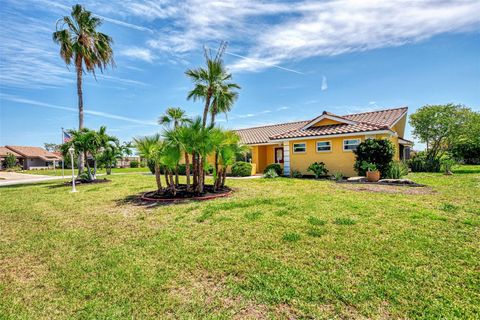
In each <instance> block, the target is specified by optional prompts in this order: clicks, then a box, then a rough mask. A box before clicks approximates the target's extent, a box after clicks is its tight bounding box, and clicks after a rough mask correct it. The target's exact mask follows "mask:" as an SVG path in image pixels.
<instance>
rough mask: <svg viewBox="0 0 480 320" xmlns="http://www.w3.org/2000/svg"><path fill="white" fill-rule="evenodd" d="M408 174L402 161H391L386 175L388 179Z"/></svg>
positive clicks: (406, 167) (399, 177)
mask: <svg viewBox="0 0 480 320" xmlns="http://www.w3.org/2000/svg"><path fill="white" fill-rule="evenodd" d="M407 174H408V166H407V165H406V164H405V162H403V161H392V163H391V164H390V168H389V169H388V172H387V175H386V177H387V178H388V179H401V178H402V177H403V176H406V175H407Z"/></svg>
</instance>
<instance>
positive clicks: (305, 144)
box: [292, 142, 307, 153]
mask: <svg viewBox="0 0 480 320" xmlns="http://www.w3.org/2000/svg"><path fill="white" fill-rule="evenodd" d="M297 144H303V145H304V146H305V151H295V145H297ZM292 150H293V153H306V152H307V143H306V142H297V143H294V144H293V145H292Z"/></svg>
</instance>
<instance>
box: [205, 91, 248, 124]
mask: <svg viewBox="0 0 480 320" xmlns="http://www.w3.org/2000/svg"><path fill="white" fill-rule="evenodd" d="M240 88H241V87H240V86H239V85H238V84H236V83H233V82H229V83H224V84H222V85H220V87H219V88H218V90H217V92H216V93H215V96H214V99H213V103H212V108H211V110H210V114H211V119H210V125H211V126H214V125H215V117H216V115H217V114H219V113H225V115H226V114H227V113H228V112H230V110H231V109H232V106H233V104H234V103H235V101H236V100H237V99H238V92H236V91H234V89H240Z"/></svg>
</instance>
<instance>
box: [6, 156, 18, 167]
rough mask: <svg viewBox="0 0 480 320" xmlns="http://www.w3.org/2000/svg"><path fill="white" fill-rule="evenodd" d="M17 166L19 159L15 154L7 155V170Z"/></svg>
mask: <svg viewBox="0 0 480 320" xmlns="http://www.w3.org/2000/svg"><path fill="white" fill-rule="evenodd" d="M16 164H17V157H15V155H14V154H13V153H10V152H9V153H7V156H6V157H5V166H6V168H7V169H11V168H13V167H15V165H16Z"/></svg>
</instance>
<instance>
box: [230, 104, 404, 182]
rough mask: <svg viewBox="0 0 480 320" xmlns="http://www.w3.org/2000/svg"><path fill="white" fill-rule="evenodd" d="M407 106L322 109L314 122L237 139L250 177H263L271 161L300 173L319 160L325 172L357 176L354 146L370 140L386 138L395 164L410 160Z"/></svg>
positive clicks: (258, 131) (252, 132)
mask: <svg viewBox="0 0 480 320" xmlns="http://www.w3.org/2000/svg"><path fill="white" fill-rule="evenodd" d="M407 111H408V108H407V107H402V108H395V109H386V110H380V111H373V112H364V113H356V114H349V115H344V116H338V115H335V114H332V113H329V112H326V111H324V112H323V113H322V114H321V115H320V116H318V117H316V118H315V119H313V120H305V121H297V122H290V123H280V124H275V125H268V126H261V127H254V128H247V129H240V130H237V133H238V134H239V135H240V138H241V141H242V142H243V143H244V144H247V145H249V146H250V147H251V151H252V165H253V173H262V172H263V170H264V169H265V167H266V166H267V165H269V164H271V163H279V164H280V165H281V166H283V169H284V174H285V175H290V173H291V172H292V170H298V171H300V172H301V173H302V174H309V173H308V172H307V168H308V166H309V165H310V164H311V163H313V162H316V161H318V162H320V161H323V162H324V163H325V164H326V166H327V169H328V170H329V173H334V172H341V173H342V174H343V175H344V176H347V177H349V176H354V175H356V173H355V171H354V170H353V164H354V161H355V155H354V153H353V150H355V149H356V148H357V146H358V144H359V143H360V142H362V141H364V140H365V139H369V138H382V139H389V140H390V141H392V142H393V144H394V146H395V149H396V152H395V160H400V159H405V158H408V154H409V147H410V146H411V145H412V142H411V141H408V140H405V139H404V138H403V137H404V133H405V125H406V120H407ZM310 174H311V173H310Z"/></svg>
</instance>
